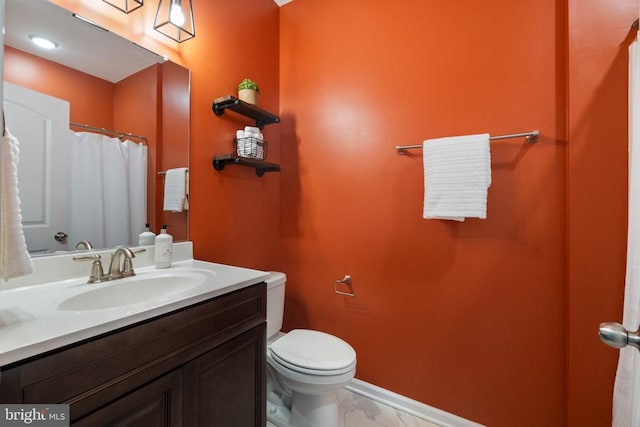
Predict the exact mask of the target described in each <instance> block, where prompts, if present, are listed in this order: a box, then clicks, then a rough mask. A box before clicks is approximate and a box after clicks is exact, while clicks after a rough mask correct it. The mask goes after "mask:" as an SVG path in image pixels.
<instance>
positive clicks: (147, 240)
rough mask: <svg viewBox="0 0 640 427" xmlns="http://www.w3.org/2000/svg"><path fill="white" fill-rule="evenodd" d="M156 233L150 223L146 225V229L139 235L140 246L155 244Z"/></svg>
mask: <svg viewBox="0 0 640 427" xmlns="http://www.w3.org/2000/svg"><path fill="white" fill-rule="evenodd" d="M155 239H156V233H154V232H153V231H151V230H150V228H149V223H146V224H145V225H144V231H143V232H142V233H140V236H138V246H147V245H153V244H155Z"/></svg>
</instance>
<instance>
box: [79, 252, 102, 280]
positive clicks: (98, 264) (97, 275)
mask: <svg viewBox="0 0 640 427" xmlns="http://www.w3.org/2000/svg"><path fill="white" fill-rule="evenodd" d="M72 259H73V260H74V261H93V264H92V265H91V272H90V273H89V280H87V283H99V282H102V281H103V279H104V277H105V276H104V270H103V269H102V257H101V256H100V255H98V254H96V255H78V256H74V257H73V258H72Z"/></svg>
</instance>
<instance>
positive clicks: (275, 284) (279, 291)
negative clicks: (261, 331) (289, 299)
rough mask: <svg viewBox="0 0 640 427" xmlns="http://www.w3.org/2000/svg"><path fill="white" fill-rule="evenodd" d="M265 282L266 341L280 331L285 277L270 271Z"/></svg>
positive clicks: (282, 274)
mask: <svg viewBox="0 0 640 427" xmlns="http://www.w3.org/2000/svg"><path fill="white" fill-rule="evenodd" d="M270 273H271V276H269V277H268V278H267V279H266V280H265V282H267V341H268V340H269V338H271V337H273V336H274V335H275V334H277V333H278V332H279V331H280V329H282V319H283V316H284V285H285V282H286V281H287V276H286V275H285V274H284V273H279V272H277V271H271V272H270Z"/></svg>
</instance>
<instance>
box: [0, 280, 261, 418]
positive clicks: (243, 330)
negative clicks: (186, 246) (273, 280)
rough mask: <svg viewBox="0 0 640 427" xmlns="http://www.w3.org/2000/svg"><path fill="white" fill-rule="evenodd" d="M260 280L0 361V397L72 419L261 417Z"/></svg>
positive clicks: (1, 399) (6, 400)
mask: <svg viewBox="0 0 640 427" xmlns="http://www.w3.org/2000/svg"><path fill="white" fill-rule="evenodd" d="M265 310H266V285H265V284H264V283H261V284H257V285H254V286H250V287H247V288H244V289H241V290H238V291H235V292H232V293H229V294H226V295H223V296H220V297H217V298H213V299H210V300H208V301H204V302H201V303H198V304H195V305H193V306H190V307H187V308H184V309H181V310H178V311H174V312H171V313H168V314H165V315H163V316H159V317H156V318H153V319H149V320H146V321H144V322H141V323H138V324H135V325H132V326H129V327H127V328H123V329H120V330H116V331H112V332H110V333H108V334H104V335H101V336H99V337H95V338H93V339H90V340H86V341H83V342H80V343H77V344H75V345H71V346H68V347H66V348H64V349H59V350H57V351H53V352H49V353H47V354H44V355H41V356H37V357H34V358H31V359H29V360H26V361H21V362H18V363H15V364H12V365H8V366H4V367H2V368H1V372H2V380H1V382H0V402H2V403H66V404H69V405H70V410H71V423H72V425H74V426H76V425H77V426H92V427H98V426H141V425H144V426H145V427H146V426H182V425H184V426H189V427H191V426H208V427H215V426H224V427H232V426H238V427H244V426H246V427H254V426H264V425H265V424H266V407H265V405H266V396H265V389H266V361H265V352H266V344H265V339H266V338H265V333H266V332H265V328H266V326H265V325H266V323H265V322H266V317H265Z"/></svg>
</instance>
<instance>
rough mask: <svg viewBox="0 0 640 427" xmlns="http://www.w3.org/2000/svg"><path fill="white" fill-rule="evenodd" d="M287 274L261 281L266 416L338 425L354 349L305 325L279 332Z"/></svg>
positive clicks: (305, 424) (282, 425) (300, 424)
mask: <svg viewBox="0 0 640 427" xmlns="http://www.w3.org/2000/svg"><path fill="white" fill-rule="evenodd" d="M286 279H287V276H285V275H284V274H283V273H277V272H272V273H271V276H270V277H269V278H268V279H267V280H266V282H267V371H268V376H267V419H268V420H269V421H270V422H272V423H273V424H276V425H277V426H278V427H286V426H290V427H334V426H337V425H338V402H337V394H338V390H340V389H341V388H342V387H344V386H345V385H346V384H347V383H348V382H349V381H350V380H351V379H353V377H354V375H355V373H356V352H355V350H354V349H353V347H351V346H350V345H349V344H347V343H346V342H344V341H343V340H341V339H340V338H338V337H335V336H333V335H330V334H327V333H324V332H319V331H312V330H308V329H294V330H292V331H291V332H289V333H286V334H285V333H282V332H280V329H281V328H282V318H283V314H284V288H285V282H286Z"/></svg>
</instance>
